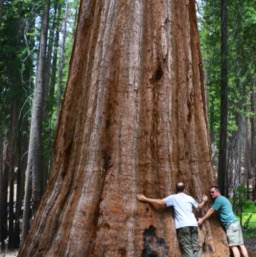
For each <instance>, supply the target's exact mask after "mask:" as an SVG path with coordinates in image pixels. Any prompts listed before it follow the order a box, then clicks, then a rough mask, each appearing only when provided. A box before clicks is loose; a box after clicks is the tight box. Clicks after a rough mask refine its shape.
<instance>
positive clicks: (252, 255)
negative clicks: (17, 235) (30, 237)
mask: <svg viewBox="0 0 256 257" xmlns="http://www.w3.org/2000/svg"><path fill="white" fill-rule="evenodd" d="M244 241H245V246H246V248H247V250H248V253H249V257H256V239H255V237H252V238H245V239H244ZM17 255H18V251H9V252H5V253H0V257H16V256H17Z"/></svg>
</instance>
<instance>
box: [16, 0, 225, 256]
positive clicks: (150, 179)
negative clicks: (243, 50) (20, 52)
mask: <svg viewBox="0 0 256 257" xmlns="http://www.w3.org/2000/svg"><path fill="white" fill-rule="evenodd" d="M202 74H203V72H202V63H201V56H200V50H199V39H198V31H197V24H196V13H195V2H194V1H192V0H191V1H185V0H169V1H168V0H166V1H160V0H154V1H153V0H152V1H139V0H132V1H127V0H125V1H122V0H105V1H96V0H95V1H90V0H82V1H81V5H80V14H79V21H78V27H77V32H76V38H75V43H74V48H73V53H72V58H71V63H70V72H69V79H68V83H67V88H66V93H65V100H64V104H63V109H62V112H61V117H60V120H59V126H58V130H57V134H56V140H55V161H54V165H53V169H52V174H51V178H50V180H49V184H48V190H47V192H46V193H45V195H44V197H43V200H42V203H41V205H40V208H39V210H38V212H37V216H36V218H35V220H34V222H33V226H32V228H31V231H30V234H29V236H28V238H27V240H26V242H25V244H24V245H23V247H22V249H21V251H20V253H19V257H21V256H26V257H29V256H31V257H32V256H33V257H37V256H56V257H61V256H70V257H71V256H75V257H84V256H94V257H101V256H104V257H113V256H118V257H120V256H130V257H134V256H142V257H146V256H151V257H152V256H159V257H160V256H161V257H162V256H171V257H179V256H181V255H180V250H179V247H178V243H177V239H176V232H175V228H174V222H173V217H172V211H171V210H168V209H164V208H155V207H153V206H151V205H148V204H144V203H141V202H138V201H137V200H136V193H140V192H141V193H144V194H146V195H147V196H149V197H152V198H163V197H165V196H167V195H168V194H170V193H174V192H175V184H176V182H178V181H184V182H185V183H187V184H188V185H189V191H190V194H191V195H192V196H194V197H195V198H196V199H198V200H199V201H200V200H201V196H202V194H203V193H206V194H207V193H208V191H209V187H210V185H211V184H212V183H215V175H214V170H213V167H212V163H211V153H210V145H209V138H208V131H207V124H206V113H205V103H204V89H203V77H202V76H203V75H202ZM210 221H211V222H210V223H209V222H208V221H207V222H206V223H205V225H204V226H203V227H202V229H201V230H200V236H201V245H202V249H203V252H204V253H203V256H216V257H217V256H221V257H225V256H229V254H228V247H227V244H226V239H225V234H224V232H223V230H222V229H221V227H220V225H219V223H218V221H217V220H216V219H212V220H210Z"/></svg>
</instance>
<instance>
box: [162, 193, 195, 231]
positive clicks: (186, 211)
mask: <svg viewBox="0 0 256 257" xmlns="http://www.w3.org/2000/svg"><path fill="white" fill-rule="evenodd" d="M164 200H165V203H166V205H167V206H173V207H174V219H175V227H176V229H178V228H182V227H188V226H193V227H197V220H196V218H195V215H194V213H193V212H192V207H194V208H195V209H196V208H197V207H198V203H197V202H196V200H195V199H194V198H193V197H191V196H189V195H187V194H185V193H178V194H175V195H170V196H167V197H166V198H164Z"/></svg>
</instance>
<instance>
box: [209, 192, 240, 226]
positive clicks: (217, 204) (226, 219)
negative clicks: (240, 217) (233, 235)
mask: <svg viewBox="0 0 256 257" xmlns="http://www.w3.org/2000/svg"><path fill="white" fill-rule="evenodd" d="M212 208H213V209H214V210H215V211H217V212H218V214H219V218H220V221H221V223H222V224H223V226H225V227H227V226H228V225H229V224H231V223H233V222H234V221H237V218H236V216H235V214H234V212H233V210H232V205H231V203H230V201H229V200H228V199H227V198H226V197H225V196H222V195H220V196H218V197H217V198H216V199H215V201H214V203H213V205H212Z"/></svg>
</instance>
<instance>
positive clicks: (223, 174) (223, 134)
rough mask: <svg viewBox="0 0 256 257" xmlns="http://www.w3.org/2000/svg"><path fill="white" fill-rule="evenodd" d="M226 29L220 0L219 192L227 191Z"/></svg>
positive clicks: (225, 193) (222, 1) (225, 14)
mask: <svg viewBox="0 0 256 257" xmlns="http://www.w3.org/2000/svg"><path fill="white" fill-rule="evenodd" d="M227 90H228V29H227V0H221V108H220V110H221V117H220V146H219V161H218V182H219V183H218V184H219V187H220V190H221V193H222V194H223V195H225V196H227V195H228V192H227V189H228V187H227V183H226V179H227V126H228V125H227V119H228V91H227Z"/></svg>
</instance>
